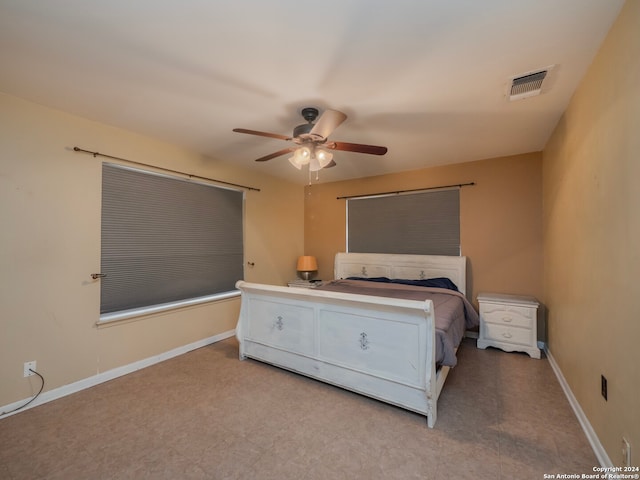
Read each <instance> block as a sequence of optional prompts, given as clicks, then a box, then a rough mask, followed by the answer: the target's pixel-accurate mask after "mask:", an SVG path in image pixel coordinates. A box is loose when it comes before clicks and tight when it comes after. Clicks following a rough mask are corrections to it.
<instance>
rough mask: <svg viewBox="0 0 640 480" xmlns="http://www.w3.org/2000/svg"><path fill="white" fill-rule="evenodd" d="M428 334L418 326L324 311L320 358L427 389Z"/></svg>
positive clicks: (320, 333)
mask: <svg viewBox="0 0 640 480" xmlns="http://www.w3.org/2000/svg"><path fill="white" fill-rule="evenodd" d="M421 338H426V332H424V331H422V330H421V328H420V326H419V325H417V324H415V323H404V322H399V321H394V320H390V319H385V318H371V317H362V316H360V315H349V314H345V313H344V312H341V313H336V312H332V311H323V312H321V316H320V319H319V326H318V339H319V342H318V343H319V345H318V353H319V358H320V359H322V360H323V361H328V362H331V363H333V364H337V365H342V366H348V367H349V368H351V369H353V370H357V371H361V372H366V373H368V374H372V375H375V376H378V377H381V378H386V379H388V380H392V381H396V382H400V383H404V384H409V385H415V386H419V385H424V377H425V372H424V368H423V365H424V364H425V359H424V358H421V351H424V345H421V344H420V339H421Z"/></svg>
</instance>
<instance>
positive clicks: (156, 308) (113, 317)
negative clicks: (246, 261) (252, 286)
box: [96, 290, 240, 326]
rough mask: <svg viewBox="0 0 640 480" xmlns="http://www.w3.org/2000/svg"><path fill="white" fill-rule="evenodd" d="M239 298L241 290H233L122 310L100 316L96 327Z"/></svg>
mask: <svg viewBox="0 0 640 480" xmlns="http://www.w3.org/2000/svg"><path fill="white" fill-rule="evenodd" d="M239 296H240V291H239V290H232V291H230V292H224V293H216V294H213V295H206V296H204V297H197V298H189V299H186V300H179V301H177V302H169V303H161V304H159V305H151V306H149V307H140V308H132V309H130V310H122V311H120V312H113V313H104V314H102V315H100V320H98V321H97V322H96V325H97V326H103V325H108V324H113V323H115V322H120V321H122V320H132V319H135V318H138V317H144V316H147V315H153V314H155V313H161V312H166V311H169V310H176V309H178V308H184V307H191V306H194V305H201V304H203V303H209V302H215V301H218V300H226V299H228V298H234V297H239Z"/></svg>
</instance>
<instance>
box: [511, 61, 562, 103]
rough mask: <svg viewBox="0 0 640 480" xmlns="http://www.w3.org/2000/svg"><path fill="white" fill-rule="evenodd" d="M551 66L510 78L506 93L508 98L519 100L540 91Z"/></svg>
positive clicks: (537, 93) (538, 93)
mask: <svg viewBox="0 0 640 480" xmlns="http://www.w3.org/2000/svg"><path fill="white" fill-rule="evenodd" d="M551 68H553V66H551V67H547V68H545V69H542V70H538V71H534V72H527V73H525V74H522V75H518V76H517V77H513V78H511V82H510V84H509V87H508V92H507V95H508V97H509V100H512V101H513V100H521V99H523V98H528V97H533V96H535V95H540V94H541V93H542V85H543V82H544V80H545V78H547V74H548V73H549V70H551Z"/></svg>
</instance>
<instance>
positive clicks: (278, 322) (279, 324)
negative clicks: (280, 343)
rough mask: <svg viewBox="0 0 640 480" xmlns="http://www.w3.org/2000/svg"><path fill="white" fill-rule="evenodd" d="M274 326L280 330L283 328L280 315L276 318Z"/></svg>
mask: <svg viewBox="0 0 640 480" xmlns="http://www.w3.org/2000/svg"><path fill="white" fill-rule="evenodd" d="M276 328H277V329H278V330H282V329H283V328H284V324H283V323H282V317H281V316H278V320H276Z"/></svg>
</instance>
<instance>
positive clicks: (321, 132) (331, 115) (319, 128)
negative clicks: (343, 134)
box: [309, 110, 347, 138]
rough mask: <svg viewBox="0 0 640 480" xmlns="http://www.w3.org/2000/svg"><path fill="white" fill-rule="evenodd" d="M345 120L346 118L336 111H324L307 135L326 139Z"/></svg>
mask: <svg viewBox="0 0 640 480" xmlns="http://www.w3.org/2000/svg"><path fill="white" fill-rule="evenodd" d="M346 119H347V116H346V115H345V114H344V113H342V112H339V111H338V110H325V111H324V112H323V113H322V115H320V118H319V119H318V121H317V122H316V124H315V125H314V126H313V128H312V129H311V131H310V132H309V135H312V136H319V137H322V138H327V137H328V136H329V135H331V132H333V131H334V130H335V129H336V128H338V126H339V125H340V124H341V123H342V122H344V121H345V120H346Z"/></svg>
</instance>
